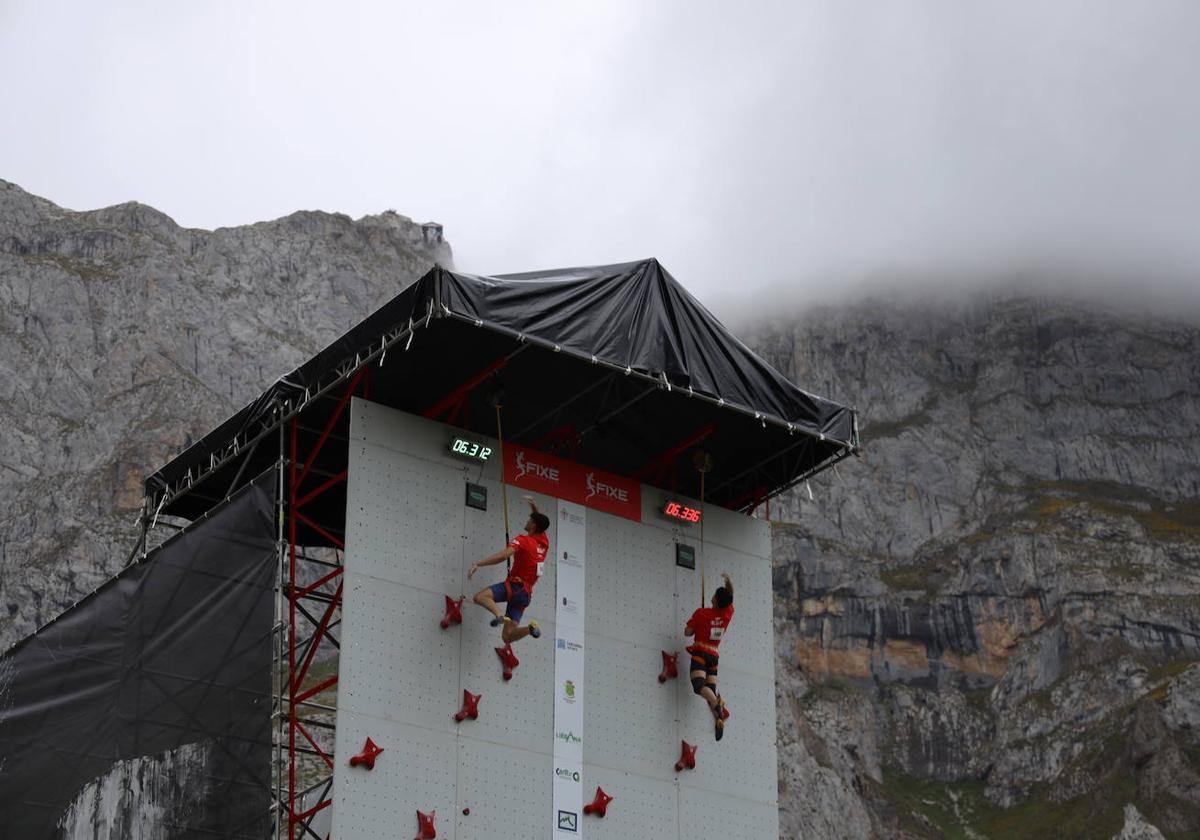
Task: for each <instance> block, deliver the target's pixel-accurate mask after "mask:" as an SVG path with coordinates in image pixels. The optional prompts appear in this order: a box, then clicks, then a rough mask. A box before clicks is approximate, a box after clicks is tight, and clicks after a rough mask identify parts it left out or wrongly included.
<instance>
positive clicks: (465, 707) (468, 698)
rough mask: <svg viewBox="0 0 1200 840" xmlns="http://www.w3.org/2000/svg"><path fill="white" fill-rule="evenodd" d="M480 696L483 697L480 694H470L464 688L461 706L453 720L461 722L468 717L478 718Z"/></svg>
mask: <svg viewBox="0 0 1200 840" xmlns="http://www.w3.org/2000/svg"><path fill="white" fill-rule="evenodd" d="M481 697H483V695H482V694H472V693H471V692H469V691H467V690H466V689H465V688H464V689H463V704H462V708H461V709H459V710H458V714H456V715H455V716H454V722H455V723H462V722H463V721H464V720H466V719H467V718H470V719H471V720H478V719H479V699H480V698H481Z"/></svg>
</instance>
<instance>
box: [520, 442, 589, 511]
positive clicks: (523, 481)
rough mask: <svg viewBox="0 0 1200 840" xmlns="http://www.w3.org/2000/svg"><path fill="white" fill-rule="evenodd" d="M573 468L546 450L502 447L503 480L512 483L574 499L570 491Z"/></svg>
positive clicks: (558, 496)
mask: <svg viewBox="0 0 1200 840" xmlns="http://www.w3.org/2000/svg"><path fill="white" fill-rule="evenodd" d="M573 469H574V467H573V466H572V465H571V463H570V462H569V461H563V460H561V459H559V458H555V457H554V456H553V455H547V454H546V453H545V452H538V451H536V450H533V449H525V448H524V447H522V446H506V447H504V483H505V484H511V485H512V486H514V487H520V488H522V489H524V490H532V491H533V492H535V493H544V494H545V495H547V496H554V497H555V498H556V499H567V500H570V501H575V499H574V497H573V495H572V491H571V487H572V470H573Z"/></svg>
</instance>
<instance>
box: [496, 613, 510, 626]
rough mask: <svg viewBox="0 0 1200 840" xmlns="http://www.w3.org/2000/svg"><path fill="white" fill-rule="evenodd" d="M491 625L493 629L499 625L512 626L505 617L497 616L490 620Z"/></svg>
mask: <svg viewBox="0 0 1200 840" xmlns="http://www.w3.org/2000/svg"><path fill="white" fill-rule="evenodd" d="M491 624H492V626H493V627H499V626H500V625H501V624H512V619H511V618H509V617H508V616H506V615H498V616H496V617H495V618H493V619H492V621H491Z"/></svg>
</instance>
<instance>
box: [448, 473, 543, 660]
mask: <svg viewBox="0 0 1200 840" xmlns="http://www.w3.org/2000/svg"><path fill="white" fill-rule="evenodd" d="M522 498H524V499H525V501H526V502H528V503H529V519H528V521H526V523H525V533H524V534H517V536H516V537H514V538H513V540H512V542H510V543H509V544H508V545H507V546H506V547H505V548H503V549H502V550H500V551H497V552H496V553H495V554H492V555H490V556H488V557H485V558H484V559H483V560H480V561H479V562H478V563H474V564H472V566H471V568H470V570H469V571H468V572H467V577H468V578H472V577H474V576H475V572H477V571H479V567H480V566H494V565H495V564H497V563H503V562H504V561H505V560H507V559H508V558H509V557H511V558H513V563H512V568H511V569H509V571H508V577H506V578H505V579H504V580H503V581H502V582H500V583H495V584H492V585H491V586H489V587H486V588H484V589H481V590H479V591H478V592H476V593H475V603H476V604H478V605H479V606H481V607H483V608H484V609H485V610H487V611H488V612H490V613H491V614H492V615H493V616H495V618H493V619H492V626H493V627H497V626H499V625H501V624H502V625H504V626H503V627H502V628H501V630H500V638H501V639H503V640H504V642H505V643H506V644H511V643H512V642H515V641H517V640H518V639H524V638H525V637H526V636H533V638H535V639H536V638H538V637H539V636H541V635H542V629H541V628H540V627H539V626H538V623H537V622H536V621H533V620H530V622H529V624H527V625H525V626H524V627H522V626H521V616H522V615H524V613H525V608H526V607H528V606H529V600H530V598H531V597H532V596H533V586H534V584H535V583H537V581H538V578H539V577H541V576H542V569H544V568H545V566H546V552H547V551H548V550H549V548H550V541H549V539H548V538H547V537H546V529H547V528H549V527H550V519H549V517H547V516H546V514H544V513H540V512H539V511H538V509H537V505H535V504H534V503H533V497H532V496H524V497H522ZM497 601H501V602H507V603H508V609H507V610H502V609H500V607H499V606H498V605H497V603H496V602H497Z"/></svg>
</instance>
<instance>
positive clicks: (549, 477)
mask: <svg viewBox="0 0 1200 840" xmlns="http://www.w3.org/2000/svg"><path fill="white" fill-rule="evenodd" d="M530 473H532V474H533V476H534V477H535V478H542V479H545V480H546V481H553V482H555V483H557V482H558V481H559V477H558V469H557V468H555V467H547V466H546V465H545V464H539V463H538V462H537V461H531V460H529V459H528V458H526V457H525V453H524V452H518V453H517V478H524V477H525V476H526V475H528V474H530Z"/></svg>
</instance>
